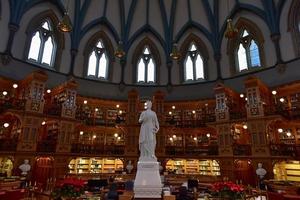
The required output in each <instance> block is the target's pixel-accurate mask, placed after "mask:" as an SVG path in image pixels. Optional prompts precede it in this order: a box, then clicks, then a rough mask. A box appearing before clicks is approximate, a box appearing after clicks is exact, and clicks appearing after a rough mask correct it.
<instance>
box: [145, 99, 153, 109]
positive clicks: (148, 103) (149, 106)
mask: <svg viewBox="0 0 300 200" xmlns="http://www.w3.org/2000/svg"><path fill="white" fill-rule="evenodd" d="M146 108H147V109H151V108H152V102H151V101H150V100H148V101H146Z"/></svg>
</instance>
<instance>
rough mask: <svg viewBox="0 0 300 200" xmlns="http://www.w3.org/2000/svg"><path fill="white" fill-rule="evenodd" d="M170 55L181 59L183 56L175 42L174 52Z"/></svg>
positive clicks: (174, 58) (175, 58)
mask: <svg viewBox="0 0 300 200" xmlns="http://www.w3.org/2000/svg"><path fill="white" fill-rule="evenodd" d="M170 56H171V58H172V59H173V60H179V59H180V58H181V53H180V52H179V51H178V49H177V44H176V43H174V44H173V48H172V52H171V53H170Z"/></svg>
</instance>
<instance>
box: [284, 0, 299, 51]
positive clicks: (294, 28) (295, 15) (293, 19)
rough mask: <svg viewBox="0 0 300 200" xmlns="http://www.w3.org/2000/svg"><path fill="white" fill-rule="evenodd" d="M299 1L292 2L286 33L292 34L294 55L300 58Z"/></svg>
mask: <svg viewBox="0 0 300 200" xmlns="http://www.w3.org/2000/svg"><path fill="white" fill-rule="evenodd" d="M299 10H300V1H297V0H293V2H292V3H291V6H290V10H289V14H288V22H287V25H288V27H287V28H288V31H290V32H291V34H292V39H293V45H294V50H295V54H296V55H297V56H300V13H299Z"/></svg>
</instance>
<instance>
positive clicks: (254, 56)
mask: <svg viewBox="0 0 300 200" xmlns="http://www.w3.org/2000/svg"><path fill="white" fill-rule="evenodd" d="M236 61H237V62H236V63H237V70H238V71H239V72H241V71H244V70H248V69H251V68H254V67H261V58H260V53H259V48H258V45H257V42H256V41H255V39H254V38H253V37H252V35H251V34H249V32H248V31H247V30H246V29H245V30H243V31H242V32H241V35H240V37H239V45H238V47H237V49H236Z"/></svg>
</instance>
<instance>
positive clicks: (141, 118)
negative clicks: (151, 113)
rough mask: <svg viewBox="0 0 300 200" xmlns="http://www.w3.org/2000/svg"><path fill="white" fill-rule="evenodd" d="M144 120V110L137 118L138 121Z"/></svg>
mask: <svg viewBox="0 0 300 200" xmlns="http://www.w3.org/2000/svg"><path fill="white" fill-rule="evenodd" d="M143 120H144V112H142V113H141V115H140V118H139V123H142V122H143Z"/></svg>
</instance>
